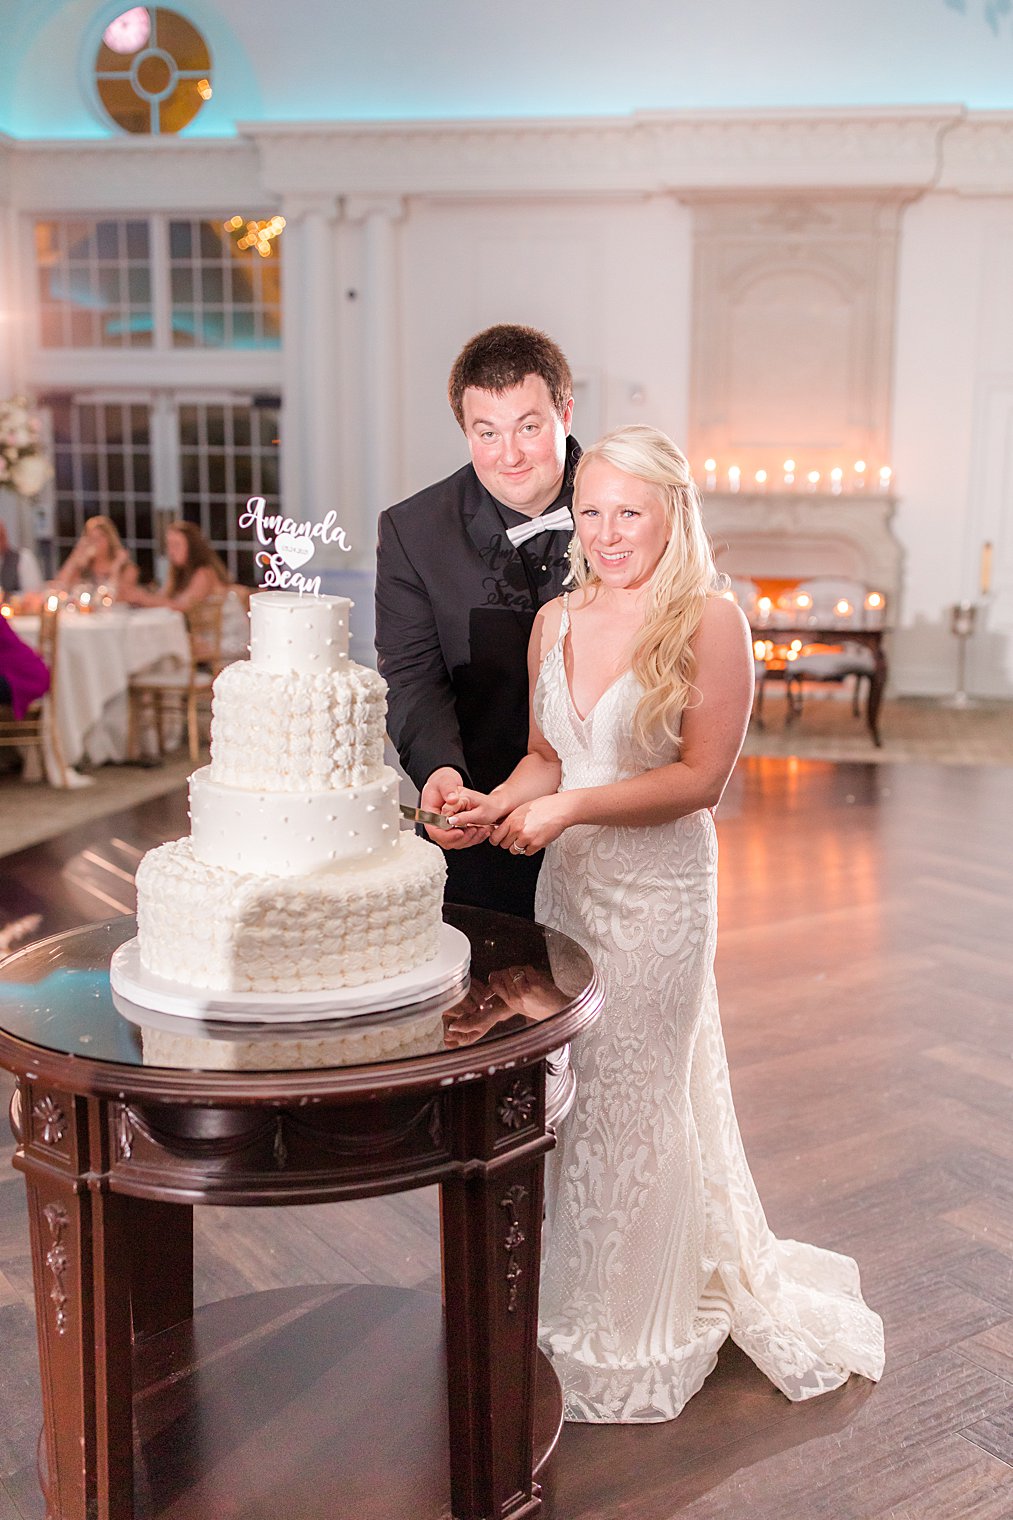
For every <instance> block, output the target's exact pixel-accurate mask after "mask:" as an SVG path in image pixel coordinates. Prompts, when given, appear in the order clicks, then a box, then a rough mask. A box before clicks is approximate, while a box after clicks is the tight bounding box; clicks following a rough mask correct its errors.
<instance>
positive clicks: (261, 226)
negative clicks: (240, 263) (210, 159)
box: [209, 86, 285, 259]
mask: <svg viewBox="0 0 1013 1520" xmlns="http://www.w3.org/2000/svg"><path fill="white" fill-rule="evenodd" d="M209 88H210V86H209ZM223 227H224V230H225V231H226V232H227V233H228V234H229V236H230V237H231V239H232V241H233V243H234V244H235V246H236V248H237V249H238V250H239V252H240V253H245V252H246V250H247V249H248V248H255V249H256V250H257V252H258V253H259V254H260V257H261V258H262V259H269V258H270V257H271V254H272V252H273V251H274V250H273V249H272V247H271V244H272V243H273V242H274V240H275V238H278V237H280V236H281V234H282V233H283V232H284V230H285V218H284V217H283V216H272V217H271V219H270V221H267V222H258V221H252V220H251V221H244V220H243V218H242V217H241V216H238V215H236V216H230V217H229V219H228V221H227V222H224V223H223Z"/></svg>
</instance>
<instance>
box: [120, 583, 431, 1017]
mask: <svg viewBox="0 0 1013 1520" xmlns="http://www.w3.org/2000/svg"><path fill="white" fill-rule="evenodd" d="M350 606H351V603H350V602H349V601H347V599H345V598H344V597H333V596H319V597H301V596H298V595H294V594H290V593H288V592H278V591H266V592H260V593H258V594H257V595H255V596H254V597H253V598H252V601H251V643H250V654H251V658H250V660H249V661H248V662H246V661H241V662H238V663H236V664H233V665H229V666H227V667H226V668H225V669H224V670H223V671H222V672H221V673H220V674H219V675H218V677H217V678H216V680H215V683H214V693H213V707H212V724H211V763H210V765H208V766H206V767H204V768H203V769H201V770H198V771H196V772H195V773H194V774H193V776H191V778H190V818H191V830H192V832H191V834H190V836H189V837H188V838H184V839H179V840H175V841H174V842H172V843H170V844H163V845H160V846H159V847H158V848H157V849H154V850H150V851H149V852H148V854H147V855H145V856H144V858H143V860H142V861H141V863H140V866H139V867H138V871H137V930H138V938H137V946H138V953H139V958H140V966H141V970H142V974H144V975H147V976H148V977H149V978H150V977H155V978H161V979H165V980H166V981H167V982H171V983H173V984H177V985H178V984H182V985H183V986H185V987H193V988H204V989H216V990H219V991H223V992H225V993H239V994H242V993H262V994H270V995H272V996H274V995H281V996H285V995H291V994H301V993H312V992H317V991H320V990H321V989H340V988H354V987H361V986H364V985H366V984H372V983H375V982H382V981H384V980H385V979H389V978H396V977H401V976H402V975H403V973H406V972H412V971H414V970H416V969H417V968H420V967H424V966H425V964H426V963H427V962H429V961H431V960H433V959H434V957H436V955H437V952H438V949H439V946H440V933H441V927H442V918H441V907H442V899H443V884H444V880H445V877H446V867H445V865H444V861H443V854H442V851H440V850H438V849H434V848H433V847H432V846H431V845H430V844H428V843H427V842H426V841H424V840H421V839H417V838H416V837H415V836H414V834H412V833H410V832H402V831H401V829H400V814H399V811H398V776H397V773H396V772H395V771H394V770H392V769H391V768H390V767H389V766H386V765H385V764H384V729H385V715H386V704H385V693H386V685H385V683H384V681H383V680H382V678H381V677H380V676H379V675H377V674H376V672H375V671H372V670H368V669H366V668H365V667H364V666H361V665H357V664H355V663H354V662H353V661H352V660H350V659H349V657H348V612H349V608H350Z"/></svg>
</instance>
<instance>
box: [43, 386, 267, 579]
mask: <svg viewBox="0 0 1013 1520" xmlns="http://www.w3.org/2000/svg"><path fill="white" fill-rule="evenodd" d="M43 399H44V402H45V404H46V405H47V406H48V408H49V411H50V414H51V417H52V437H53V463H54V466H55V470H56V478H55V481H54V483H53V484H54V498H55V505H54V514H53V534H52V541H51V556H50V557H51V560H52V564H51V568H52V569H55V568H56V567H57V566H58V565H59V564H61V563H62V562H63V560H64V559H66V557H67V555H68V554H69V553H70V550H71V549H72V548H73V546H74V544H75V543H76V542H77V539H78V537H79V535H80V533H81V530H82V529H83V527H84V524H85V522H86V521H87V519H88V518H89V517H95V516H98V515H100V514H101V515H103V516H106V517H110V518H112V520H113V522H114V523H115V524H116V527H117V529H118V531H119V534H120V537H121V538H122V539H123V542H124V544H125V545H126V546H127V548H128V550H129V551H130V554H131V556H132V557H133V558H134V559H135V560H136V561H137V563H138V565H139V566H140V569H141V578H142V580H143V581H150V580H152V579H153V578H154V577H155V575H156V574H158V573H160V571H161V570H162V569H164V566H159V565H158V563H157V560H158V557H159V556H160V555H161V554H162V553H163V552H164V544H163V542H162V539H163V536H164V532H165V527H166V524H167V523H168V522H170V521H171V520H172V519H173V518H174V517H182V518H185V519H186V520H187V521H188V522H193V523H196V524H197V526H198V527H199V528H200V529H201V531H202V532H203V533H204V534H205V535H206V536H207V538H208V539H209V540H210V541H211V544H212V545H213V547H214V548H215V549H216V550H217V551H218V553H219V554H220V555H221V557H222V559H223V560H224V561H225V563H226V565H227V566H228V569H229V574H230V576H231V577H232V579H233V580H236V581H240V582H241V583H242V584H243V585H246V586H255V585H257V584H259V582H260V580H261V578H262V576H261V573H260V572H259V571H258V567H257V566H256V564H255V555H256V553H257V552H258V550H259V545H257V544H256V543H255V540H254V535H253V534H252V533H250V532H249V531H246V530H243V531H240V530H239V528H238V526H237V523H238V519H239V515H240V513H241V512H242V509H243V507H244V506H245V505H246V502H247V501H248V500H249V498H250V497H251V496H263V497H265V498H266V500H267V502H268V504H269V506H270V507H271V508H272V510H273V509H275V508H276V507H277V506H278V495H279V492H278V487H279V463H280V460H279V454H280V447H279V432H278V429H279V426H280V414H281V403H280V401H279V399H278V398H277V397H276V396H267V397H256V398H254V397H248V396H246V397H238V396H237V397H236V398H235V399H232V400H214V401H211V400H208V401H202V400H199V399H194V398H192V397H186V396H183V395H177V396H171V395H166V394H162V395H161V396H159V397H157V398H156V397H152V396H150V395H149V396H145V397H143V398H141V397H139V398H138V399H137V400H130V399H124V400H98V399H97V400H95V401H89V400H88V399H87V397H86V396H68V395H51V396H47V397H45V398H43ZM156 433H157V435H158V437H159V438H160V439H162V440H163V444H162V446H160V447H156V446H155V436H156ZM156 502H157V503H159V504H160V505H158V506H157V507H156V505H155V504H156ZM170 502H177V503H178V506H176V507H175V508H174V507H172V506H168V505H166V503H170Z"/></svg>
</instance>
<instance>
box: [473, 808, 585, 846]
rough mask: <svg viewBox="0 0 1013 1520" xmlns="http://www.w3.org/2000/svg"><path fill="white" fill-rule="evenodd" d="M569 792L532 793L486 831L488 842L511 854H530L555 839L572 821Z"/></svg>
mask: <svg viewBox="0 0 1013 1520" xmlns="http://www.w3.org/2000/svg"><path fill="white" fill-rule="evenodd" d="M571 797H572V794H571V793H568V792H554V793H553V795H552V796H551V797H536V798H535V799H534V801H533V802H523V803H522V804H521V806H520V807H518V808H514V810H513V812H512V813H511V814H510V816H509V817H508V818H504V820H503V822H502V823H501V824H499V826H498V827H497V828H494V829H493V831H492V833H491V834H490V835H489V843H490V844H496V845H499V846H500V848H501V849H504V850H510V851H511V852H512V854H514V855H534V854H535V853H536V852H537V851H538V850H544V849H545V846H546V845H547V844H551V843H552V841H553V840H554V839H558V838H559V836H560V834H561V833H562V832H563V830H564V829H565V828H568V827H569V825H570V824H571V823H573V822H574V819H573V817H572V810H571Z"/></svg>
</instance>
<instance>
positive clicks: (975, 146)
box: [937, 111, 1013, 195]
mask: <svg viewBox="0 0 1013 1520" xmlns="http://www.w3.org/2000/svg"><path fill="white" fill-rule="evenodd" d="M937 188H938V189H940V190H953V191H956V193H957V194H959V195H1009V194H1010V193H1011V192H1013V112H1009V111H980V112H975V113H974V114H973V115H968V116H965V117H964V118H963V119H962V120H960V121H957V122H954V123H953V125H952V127H951V129H950V130H949V131H948V132H947V133H946V136H945V138H944V139H943V142H942V152H941V154H940V169H939V179H938V182H937Z"/></svg>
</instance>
